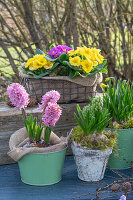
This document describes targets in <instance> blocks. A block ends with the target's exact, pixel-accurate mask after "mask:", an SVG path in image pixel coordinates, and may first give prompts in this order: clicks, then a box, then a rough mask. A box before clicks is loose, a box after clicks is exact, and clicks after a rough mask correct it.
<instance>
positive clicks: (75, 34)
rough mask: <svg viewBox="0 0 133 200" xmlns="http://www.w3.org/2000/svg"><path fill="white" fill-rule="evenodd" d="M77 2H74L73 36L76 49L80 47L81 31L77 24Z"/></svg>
mask: <svg viewBox="0 0 133 200" xmlns="http://www.w3.org/2000/svg"><path fill="white" fill-rule="evenodd" d="M76 7H77V0H73V1H72V8H73V10H72V28H71V30H72V35H73V46H74V48H76V47H78V46H79V30H78V22H77V8H76Z"/></svg>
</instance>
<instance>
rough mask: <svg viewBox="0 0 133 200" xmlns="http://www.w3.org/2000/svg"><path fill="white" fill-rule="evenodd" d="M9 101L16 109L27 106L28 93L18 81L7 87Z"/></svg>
mask: <svg viewBox="0 0 133 200" xmlns="http://www.w3.org/2000/svg"><path fill="white" fill-rule="evenodd" d="M7 93H8V95H9V98H10V101H11V103H12V104H13V105H14V106H15V107H16V108H18V109H22V108H24V107H27V105H28V103H29V95H28V93H27V92H26V90H25V88H24V87H23V86H22V85H20V84H19V83H12V84H11V85H10V86H8V88H7Z"/></svg>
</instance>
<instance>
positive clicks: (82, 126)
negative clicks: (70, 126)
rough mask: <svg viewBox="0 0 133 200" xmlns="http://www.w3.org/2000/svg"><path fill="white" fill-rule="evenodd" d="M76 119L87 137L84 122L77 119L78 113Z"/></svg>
mask: <svg viewBox="0 0 133 200" xmlns="http://www.w3.org/2000/svg"><path fill="white" fill-rule="evenodd" d="M74 117H75V119H76V121H77V123H78V124H79V126H80V127H81V128H82V130H83V131H84V133H85V135H87V132H86V129H85V127H84V125H83V124H82V122H81V121H80V120H79V118H78V117H77V115H76V113H74Z"/></svg>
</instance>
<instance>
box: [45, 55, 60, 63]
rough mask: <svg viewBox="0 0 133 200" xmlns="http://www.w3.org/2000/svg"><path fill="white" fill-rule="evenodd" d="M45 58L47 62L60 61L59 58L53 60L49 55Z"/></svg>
mask: <svg viewBox="0 0 133 200" xmlns="http://www.w3.org/2000/svg"><path fill="white" fill-rule="evenodd" d="M44 58H46V59H47V60H49V61H52V62H54V61H58V60H59V58H55V59H54V58H52V57H51V56H49V55H45V56H44Z"/></svg>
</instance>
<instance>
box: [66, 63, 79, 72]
mask: <svg viewBox="0 0 133 200" xmlns="http://www.w3.org/2000/svg"><path fill="white" fill-rule="evenodd" d="M63 65H65V66H68V67H69V68H71V69H73V70H75V71H79V72H80V71H82V69H80V68H78V67H75V66H72V65H70V63H69V62H68V61H63Z"/></svg>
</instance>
